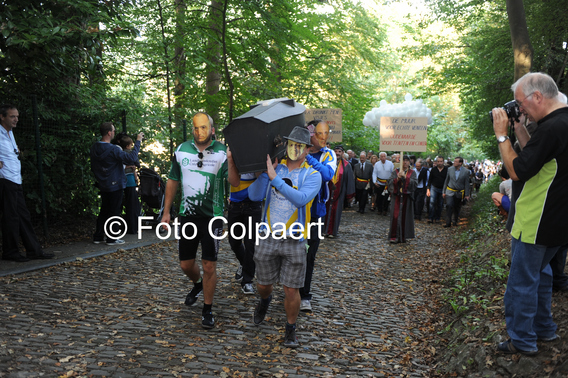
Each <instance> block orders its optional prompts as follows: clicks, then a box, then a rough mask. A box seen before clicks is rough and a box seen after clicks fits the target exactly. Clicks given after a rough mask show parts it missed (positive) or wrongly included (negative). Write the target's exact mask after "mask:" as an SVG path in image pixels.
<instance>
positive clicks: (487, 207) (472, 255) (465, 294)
mask: <svg viewBox="0 0 568 378" xmlns="http://www.w3.org/2000/svg"><path fill="white" fill-rule="evenodd" d="M500 182H501V178H500V177H498V176H494V177H493V178H492V179H491V180H490V181H489V182H488V183H486V184H483V185H482V186H481V189H480V191H479V193H478V195H477V198H476V199H475V202H474V204H473V206H472V210H471V213H470V214H469V224H470V226H469V228H468V229H467V230H466V231H465V232H463V233H462V234H460V235H459V240H458V242H459V244H460V245H461V246H463V249H460V250H458V251H456V253H457V255H458V257H459V264H458V267H457V268H456V269H455V270H452V271H451V272H450V277H448V278H447V279H446V280H445V283H446V289H445V290H444V292H445V293H444V298H445V300H446V301H447V302H448V304H449V305H450V306H451V307H452V310H453V311H454V313H455V314H456V315H464V314H467V313H469V311H470V310H473V309H475V310H477V311H481V312H483V313H487V312H491V311H492V309H491V307H492V305H493V301H494V300H495V298H496V291H497V289H499V288H501V287H502V285H503V284H504V282H505V280H506V278H507V277H508V273H509V270H508V268H507V264H508V257H507V252H508V249H507V248H501V249H499V247H498V244H496V243H495V241H496V240H498V239H499V237H500V235H501V234H502V233H503V232H506V231H505V230H504V223H505V222H504V220H503V219H502V218H501V216H500V215H499V214H498V213H497V208H496V207H495V205H494V204H493V201H492V200H491V194H492V193H493V192H495V191H498V190H499V183H500Z"/></svg>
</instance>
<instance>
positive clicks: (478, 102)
mask: <svg viewBox="0 0 568 378" xmlns="http://www.w3.org/2000/svg"><path fill="white" fill-rule="evenodd" d="M523 3H524V7H525V15H526V20H527V25H528V30H529V36H530V39H531V44H532V46H533V48H534V56H533V64H532V67H533V68H532V71H541V72H546V73H548V74H550V75H551V76H552V77H553V78H554V79H555V80H556V81H557V84H558V86H559V88H560V89H561V90H563V91H564V92H565V91H566V90H567V89H568V80H566V74H567V72H568V71H566V56H567V49H566V46H565V45H563V43H565V41H567V40H568V26H567V25H568V14H566V12H558V9H564V8H565V5H566V4H565V2H563V1H558V0H556V1H547V2H542V1H540V0H525V1H524V2H523ZM428 4H429V5H430V7H431V8H432V10H433V11H434V13H435V15H436V16H435V17H433V18H432V19H433V20H437V21H438V22H439V21H443V22H445V23H447V24H448V25H449V26H451V27H453V28H455V30H456V32H457V33H458V36H459V38H458V39H457V40H452V39H450V38H448V37H447V36H446V35H445V34H440V35H425V34H419V36H422V39H421V42H422V46H423V47H422V48H421V49H420V50H419V51H417V52H416V53H417V55H424V54H428V55H430V56H431V57H432V64H429V65H427V66H426V67H424V72H428V74H429V75H430V77H431V78H432V81H431V83H430V85H429V89H428V91H429V93H432V94H439V95H442V94H444V93H459V99H460V103H459V107H460V109H461V113H462V116H463V123H464V127H463V128H464V130H466V132H467V134H468V138H469V139H470V140H471V141H474V143H475V149H473V151H479V150H481V151H483V152H484V153H485V154H487V155H488V156H489V157H491V158H498V156H499V151H498V147H497V145H496V143H495V140H494V133H493V127H492V124H491V122H490V120H489V117H488V113H489V111H490V110H491V109H492V108H494V107H500V106H503V104H504V103H506V102H508V101H510V100H511V99H512V98H513V94H512V92H511V90H510V87H511V84H513V81H514V66H513V51H512V44H511V32H510V29H509V24H508V19H507V12H506V5H505V2H504V1H497V0H492V1H481V0H468V1H456V0H436V1H431V2H429V3H428ZM551 25H554V27H550V26H551ZM428 26H431V23H430V22H427V23H424V25H423V27H424V28H425V30H426V28H427V27H428ZM427 37H431V38H427Z"/></svg>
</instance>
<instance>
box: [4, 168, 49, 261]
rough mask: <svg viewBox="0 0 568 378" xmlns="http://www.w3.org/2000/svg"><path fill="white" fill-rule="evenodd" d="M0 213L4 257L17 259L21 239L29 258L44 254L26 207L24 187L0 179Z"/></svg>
mask: <svg viewBox="0 0 568 378" xmlns="http://www.w3.org/2000/svg"><path fill="white" fill-rule="evenodd" d="M0 198H1V201H0V206H1V208H0V211H2V256H3V257H5V258H10V257H15V256H17V255H19V254H20V252H19V251H18V243H19V242H20V237H21V238H22V243H23V244H24V247H25V248H26V255H27V256H28V257H33V256H37V255H40V254H42V253H43V251H42V249H41V244H40V243H39V240H38V239H37V236H36V234H35V231H34V229H33V227H32V221H31V217H30V212H29V211H28V208H27V207H26V201H25V199H24V191H23V190H22V185H20V184H16V183H14V182H12V181H10V180H6V179H0Z"/></svg>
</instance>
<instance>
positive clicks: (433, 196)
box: [428, 186, 444, 221]
mask: <svg viewBox="0 0 568 378" xmlns="http://www.w3.org/2000/svg"><path fill="white" fill-rule="evenodd" d="M442 192H443V191H442V189H441V188H440V189H439V188H436V187H435V186H432V187H430V212H429V214H428V218H430V220H437V221H439V220H440V217H441V216H442V207H443V206H444V197H442Z"/></svg>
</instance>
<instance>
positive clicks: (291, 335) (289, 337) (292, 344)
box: [284, 327, 300, 348]
mask: <svg viewBox="0 0 568 378" xmlns="http://www.w3.org/2000/svg"><path fill="white" fill-rule="evenodd" d="M284 346H285V347H287V348H297V347H299V346H300V343H299V342H298V338H297V337H296V328H288V327H286V335H285V336H284Z"/></svg>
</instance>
